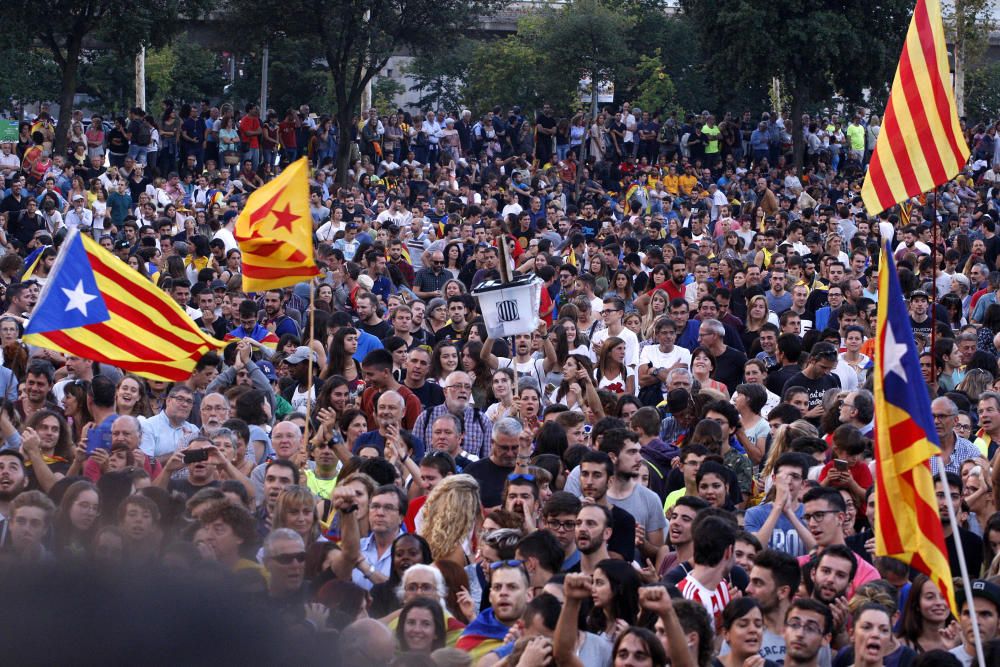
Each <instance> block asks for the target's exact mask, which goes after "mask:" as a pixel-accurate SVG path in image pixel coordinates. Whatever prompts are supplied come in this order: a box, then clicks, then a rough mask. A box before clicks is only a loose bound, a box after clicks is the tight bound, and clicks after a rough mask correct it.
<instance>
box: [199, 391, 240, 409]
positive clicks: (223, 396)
mask: <svg viewBox="0 0 1000 667" xmlns="http://www.w3.org/2000/svg"><path fill="white" fill-rule="evenodd" d="M209 396H218V397H219V398H221V399H222V402H223V403H224V404H225V405H226V407H227V408H231V407H232V404H230V402H229V399H228V398H226V395H225V394H220V393H219V392H217V391H213V392H211V393H208V394H205V395H204V396H202V397H201V402H202V403H204V402H205V399H206V398H208V397H209Z"/></svg>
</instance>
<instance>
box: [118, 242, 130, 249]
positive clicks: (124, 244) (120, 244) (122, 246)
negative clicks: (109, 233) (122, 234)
mask: <svg viewBox="0 0 1000 667" xmlns="http://www.w3.org/2000/svg"><path fill="white" fill-rule="evenodd" d="M131 247H132V244H131V243H129V242H128V241H119V242H118V243H116V244H115V250H124V249H126V248H131Z"/></svg>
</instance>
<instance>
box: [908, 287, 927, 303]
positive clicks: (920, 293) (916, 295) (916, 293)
mask: <svg viewBox="0 0 1000 667" xmlns="http://www.w3.org/2000/svg"><path fill="white" fill-rule="evenodd" d="M919 298H924V299H927V300H928V301H930V296H928V295H927V292H925V291H923V290H922V289H915V290H913V291H912V292H910V301H913V300H914V299H919Z"/></svg>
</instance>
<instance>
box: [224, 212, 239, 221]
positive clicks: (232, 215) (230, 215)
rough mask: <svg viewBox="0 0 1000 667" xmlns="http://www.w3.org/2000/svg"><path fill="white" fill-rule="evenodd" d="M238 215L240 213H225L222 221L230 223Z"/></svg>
mask: <svg viewBox="0 0 1000 667" xmlns="http://www.w3.org/2000/svg"><path fill="white" fill-rule="evenodd" d="M238 215H239V213H237V212H236V211H226V212H225V213H223V214H222V219H223V220H225V221H226V222H229V221H230V220H232V219H233V218H235V217H236V216H238Z"/></svg>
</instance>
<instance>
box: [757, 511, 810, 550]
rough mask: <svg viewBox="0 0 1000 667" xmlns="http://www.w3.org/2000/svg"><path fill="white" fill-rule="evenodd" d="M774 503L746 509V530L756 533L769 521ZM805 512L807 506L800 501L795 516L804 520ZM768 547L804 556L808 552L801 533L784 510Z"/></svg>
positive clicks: (772, 532)
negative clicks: (800, 535)
mask: <svg viewBox="0 0 1000 667" xmlns="http://www.w3.org/2000/svg"><path fill="white" fill-rule="evenodd" d="M773 506H774V503H765V504H763V505H758V506H757V507H751V508H750V509H748V510H747V511H746V514H745V515H744V517H743V523H744V526H745V530H746V531H747V532H748V533H756V532H757V531H758V530H760V529H761V527H762V526H763V525H764V522H765V521H767V517H768V515H769V514H771V508H772V507H773ZM804 512H805V506H804V505H802V503H799V506H798V509H796V510H795V516H797V517H798V518H799V521H801V520H802V514H803V513H804ZM767 548H768V549H774V550H775V551H783V552H785V553H786V554H789V555H791V556H796V557H798V556H804V555H805V554H806V548H805V545H804V544H802V539H801V538H800V537H799V533H798V531H797V530H795V526H793V525H792V522H791V521H789V520H788V517H787V516H785V514H784V512H782V514H781V516H779V517H778V522H777V523H776V524H775V526H774V530H772V531H771V539H770V540H768V543H767Z"/></svg>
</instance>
